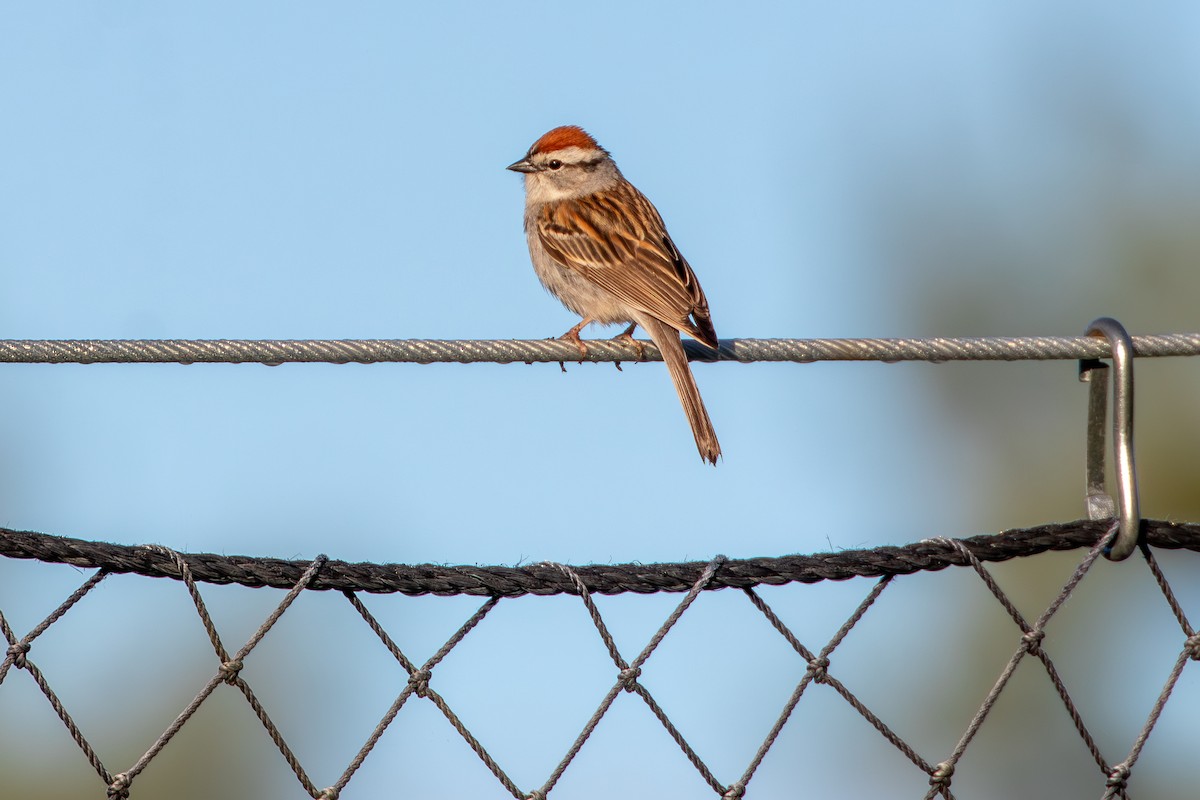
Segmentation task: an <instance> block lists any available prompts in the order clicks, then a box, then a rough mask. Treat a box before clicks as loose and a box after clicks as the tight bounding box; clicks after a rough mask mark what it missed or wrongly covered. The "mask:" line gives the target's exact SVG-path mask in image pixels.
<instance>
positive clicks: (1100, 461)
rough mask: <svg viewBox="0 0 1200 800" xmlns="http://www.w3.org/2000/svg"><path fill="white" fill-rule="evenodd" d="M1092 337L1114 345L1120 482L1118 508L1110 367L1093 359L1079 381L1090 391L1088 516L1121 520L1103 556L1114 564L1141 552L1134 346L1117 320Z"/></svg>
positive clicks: (1097, 325) (1091, 330) (1105, 322)
mask: <svg viewBox="0 0 1200 800" xmlns="http://www.w3.org/2000/svg"><path fill="white" fill-rule="evenodd" d="M1087 335H1088V336H1104V337H1105V338H1107V339H1108V341H1109V344H1111V345H1112V364H1113V371H1114V373H1115V374H1114V376H1113V392H1112V395H1113V414H1112V436H1113V459H1114V461H1115V467H1116V469H1115V472H1116V476H1117V502H1116V503H1115V504H1114V503H1113V499H1112V497H1111V496H1110V495H1109V494H1108V491H1107V490H1106V489H1105V486H1104V416H1105V412H1106V411H1107V405H1108V403H1107V397H1106V395H1107V390H1108V365H1107V364H1105V363H1103V362H1102V361H1100V360H1098V359H1094V358H1085V359H1080V361H1079V380H1081V381H1084V382H1085V383H1089V384H1091V386H1090V388H1089V389H1088V422H1087V499H1086V502H1087V512H1088V519H1094V520H1101V519H1113V518H1114V517H1115V518H1117V519H1118V520H1119V522H1118V524H1119V525H1120V530H1119V531H1118V532H1117V537H1116V538H1115V539H1114V540H1113V543H1112V545H1111V546H1110V547H1108V548H1107V549H1106V550H1105V551H1104V555H1105V557H1107V558H1108V559H1109V560H1110V561H1122V560H1124V559H1126V558H1128V557H1129V555H1130V553H1132V552H1133V551H1134V548H1136V547H1137V543H1138V535H1139V533H1140V529H1141V521H1142V517H1141V511H1140V510H1139V508H1138V488H1137V471H1136V467H1135V466H1134V463H1133V340H1132V339H1130V338H1129V333H1128V332H1127V331H1126V330H1125V328H1124V327H1123V326H1122V325H1121V323H1119V322H1117V321H1116V320H1115V319H1112V318H1110V317H1101V318H1100V319H1098V320H1096V321H1095V322H1093V323H1092V324H1091V325H1089V326H1088V329H1087Z"/></svg>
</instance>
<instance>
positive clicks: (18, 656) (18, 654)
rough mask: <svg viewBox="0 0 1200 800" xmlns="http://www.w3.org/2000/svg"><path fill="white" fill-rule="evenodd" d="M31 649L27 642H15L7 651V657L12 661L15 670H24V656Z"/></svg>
mask: <svg viewBox="0 0 1200 800" xmlns="http://www.w3.org/2000/svg"><path fill="white" fill-rule="evenodd" d="M30 649H31V647H30V644H29V642H17V643H16V644H14V645H13V646H12V647H9V648H8V650H7V653H8V655H9V656H10V657H11V658H12V660H13V666H14V667H16V668H17V669H25V654H26V653H28V652H29V650H30Z"/></svg>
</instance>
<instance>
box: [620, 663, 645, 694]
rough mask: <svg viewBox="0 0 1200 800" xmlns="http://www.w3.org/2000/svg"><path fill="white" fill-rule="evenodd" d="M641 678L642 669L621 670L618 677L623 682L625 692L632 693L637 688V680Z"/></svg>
mask: <svg viewBox="0 0 1200 800" xmlns="http://www.w3.org/2000/svg"><path fill="white" fill-rule="evenodd" d="M641 676H642V668H641V667H628V668H626V669H623V670H621V672H620V674H619V675H618V676H617V677H618V679H619V680H620V681H621V686H622V687H624V689H625V691H627V692H632V691H633V689H634V687H635V686H637V679H638V678H640V677H641Z"/></svg>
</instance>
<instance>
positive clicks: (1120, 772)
mask: <svg viewBox="0 0 1200 800" xmlns="http://www.w3.org/2000/svg"><path fill="white" fill-rule="evenodd" d="M1128 782H1129V766H1128V765H1127V764H1125V763H1124V762H1122V763H1120V764H1117V765H1116V766H1115V767H1113V768H1112V769H1111V770H1110V771H1109V773H1108V780H1106V781H1105V782H1104V785H1105V786H1107V787H1109V788H1110V789H1112V788H1116V789H1124V788H1125V784H1126V783H1128Z"/></svg>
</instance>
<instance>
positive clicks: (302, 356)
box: [0, 333, 1200, 366]
mask: <svg viewBox="0 0 1200 800" xmlns="http://www.w3.org/2000/svg"><path fill="white" fill-rule="evenodd" d="M1132 339H1133V345H1134V354H1135V355H1136V356H1138V357H1141V358H1160V357H1166V356H1195V355H1200V333H1167V334H1157V335H1145V336H1134V337H1132ZM585 341H586V342H587V346H588V353H587V355H586V356H583V355H581V354H580V352H579V348H578V347H577V346H576V345H575V344H574V342H571V341H564V340H560V339H486V340H437V339H333V340H319V339H294V340H293V339H287V340H249V339H63V340H44V339H42V340H35V339H4V340H0V363H14V364H199V363H206V364H267V365H272V366H274V365H278V364H290V363H328V364H351V363H353V364H379V363H412V364H437V363H449V364H478V363H500V364H510V363H530V364H532V363H560V362H567V361H591V362H622V361H638V360H646V361H661V360H662V356H661V355H660V354H659V352H658V349H657V348H656V347H654V345H653V343H651V342H648V341H647V342H644V343H643V346H644V348H643V349H644V352H643V354H642V356H641V358H639V352H638V348H637V347H636V346H635V345H632V344H629V343H627V342H623V341H614V340H611V339H587V340H585ZM684 349H685V350H686V351H687V354H688V357H689V358H690V359H693V360H697V361H738V362H741V363H744V364H748V363H753V362H781V361H782V362H793V363H811V362H815V361H888V362H891V361H933V362H941V361H1025V360H1053V359H1083V358H1107V357H1109V356H1111V355H1112V347H1111V345H1110V344H1109V343H1108V342H1107V341H1105V340H1104V339H1103V338H1097V337H1094V336H1017V337H986V338H985V337H980V338H959V339H955V338H945V337H934V338H927V339H722V340H721V342H720V350H719V352H718V354H717V356H716V358H714V357H713V355H712V353H711V351H709V350H708V349H707V348H705V347H703V346H702V345H699V344H697V343H695V342H692V341H691V340H686V341H685V342H684Z"/></svg>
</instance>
